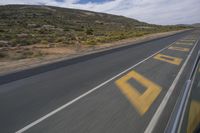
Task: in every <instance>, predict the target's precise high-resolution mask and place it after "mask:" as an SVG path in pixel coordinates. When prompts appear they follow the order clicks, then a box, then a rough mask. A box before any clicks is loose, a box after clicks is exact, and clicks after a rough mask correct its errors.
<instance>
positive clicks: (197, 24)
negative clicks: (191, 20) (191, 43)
mask: <svg viewBox="0 0 200 133" xmlns="http://www.w3.org/2000/svg"><path fill="white" fill-rule="evenodd" d="M192 26H193V27H200V23H195V24H192Z"/></svg>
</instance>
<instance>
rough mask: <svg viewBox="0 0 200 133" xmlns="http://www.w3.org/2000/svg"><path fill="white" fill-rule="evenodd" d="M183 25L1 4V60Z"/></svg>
mask: <svg viewBox="0 0 200 133" xmlns="http://www.w3.org/2000/svg"><path fill="white" fill-rule="evenodd" d="M184 28H187V27H186V26H160V25H152V24H147V23H144V22H140V21H137V20H135V19H130V18H126V17H123V16H115V15H110V14H103V13H95V12H89V11H83V10H74V9H66V8H58V7H49V6H27V5H9V6H8V5H7V6H0V60H4V59H10V60H16V59H24V58H31V57H41V56H44V55H46V54H49V53H48V52H44V51H41V49H42V48H46V49H48V48H55V47H56V48H66V47H70V48H75V49H80V47H88V46H95V45H100V44H102V43H109V42H113V41H117V40H122V39H126V38H134V37H141V36H144V35H147V34H152V33H160V32H167V31H172V30H180V29H184Z"/></svg>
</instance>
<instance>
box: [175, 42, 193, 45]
mask: <svg viewBox="0 0 200 133" xmlns="http://www.w3.org/2000/svg"><path fill="white" fill-rule="evenodd" d="M175 44H181V45H194V43H187V42H176V43H175Z"/></svg>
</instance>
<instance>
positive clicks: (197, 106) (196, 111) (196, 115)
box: [187, 100, 200, 133]
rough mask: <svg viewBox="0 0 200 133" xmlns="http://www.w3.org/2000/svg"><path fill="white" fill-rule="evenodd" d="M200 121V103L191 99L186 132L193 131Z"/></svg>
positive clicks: (191, 132)
mask: <svg viewBox="0 0 200 133" xmlns="http://www.w3.org/2000/svg"><path fill="white" fill-rule="evenodd" d="M199 123H200V103H199V102H197V101H194V100H193V101H192V102H191V105H190V110H189V117H188V125H187V133H193V132H194V131H195V129H196V128H197V126H198V124H199Z"/></svg>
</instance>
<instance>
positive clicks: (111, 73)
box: [0, 30, 200, 133]
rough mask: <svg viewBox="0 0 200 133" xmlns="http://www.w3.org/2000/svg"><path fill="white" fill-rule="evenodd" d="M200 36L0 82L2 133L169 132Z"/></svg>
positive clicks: (115, 51) (188, 35)
mask: <svg viewBox="0 0 200 133" xmlns="http://www.w3.org/2000/svg"><path fill="white" fill-rule="evenodd" d="M199 37H200V32H199V31H198V30H191V31H186V32H182V33H179V34H176V35H172V36H168V37H164V38H160V39H155V40H152V41H148V42H144V43H139V44H136V45H131V46H127V47H123V48H117V49H113V50H109V51H105V52H101V53H97V54H92V55H87V56H84V57H80V58H76V59H71V60H67V61H62V62H58V63H55V64H51V65H45V66H42V67H38V68H34V69H30V70H25V71H19V72H16V73H11V74H8V75H2V76H0V107H1V109H0V132H1V133H10V132H18V133H20V132H27V133H29V132H30V133H51V132H52V133H61V132H63V133H64V132H65V133H132V132H136V133H142V132H164V130H165V127H166V125H167V122H168V120H169V117H170V114H171V112H172V111H173V107H174V105H175V103H176V100H177V98H178V95H179V93H180V91H181V89H182V88H183V86H184V83H185V81H186V80H187V78H188V76H189V74H190V71H191V69H192V63H193V62H194V60H195V57H196V55H197V52H198V50H199V49H200V43H199V42H198V40H199Z"/></svg>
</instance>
